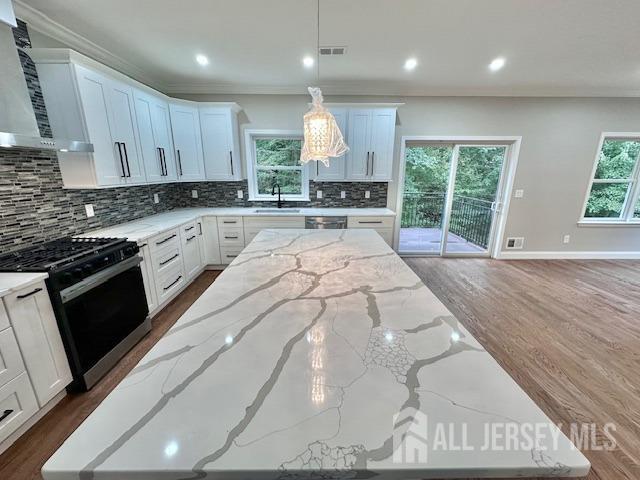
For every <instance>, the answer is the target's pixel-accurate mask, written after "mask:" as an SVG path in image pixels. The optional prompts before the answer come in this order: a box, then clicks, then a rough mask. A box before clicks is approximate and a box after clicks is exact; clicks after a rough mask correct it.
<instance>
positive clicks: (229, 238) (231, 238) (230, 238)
mask: <svg viewBox="0 0 640 480" xmlns="http://www.w3.org/2000/svg"><path fill="white" fill-rule="evenodd" d="M224 238H226V239H228V240H233V239H236V238H238V236H237V235H236V236H235V237H228V236H226V235H225V236H224Z"/></svg>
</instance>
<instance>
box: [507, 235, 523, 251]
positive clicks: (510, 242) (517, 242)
mask: <svg viewBox="0 0 640 480" xmlns="http://www.w3.org/2000/svg"><path fill="white" fill-rule="evenodd" d="M523 246H524V237H509V238H507V248H508V249H509V250H520V249H522V247H523Z"/></svg>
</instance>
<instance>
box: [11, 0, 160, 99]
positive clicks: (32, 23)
mask: <svg viewBox="0 0 640 480" xmlns="http://www.w3.org/2000/svg"><path fill="white" fill-rule="evenodd" d="M13 3H14V8H15V12H16V17H17V18H19V19H20V20H22V21H24V22H26V24H27V26H28V28H29V29H33V30H36V31H38V32H40V33H42V34H44V35H46V36H48V37H51V38H53V39H54V40H57V41H59V42H60V43H62V44H64V45H67V46H68V47H69V48H72V49H74V50H76V51H78V52H80V53H82V54H84V55H86V56H88V57H90V58H92V59H94V60H96V61H98V62H100V63H103V64H105V65H107V66H109V67H111V68H113V69H115V70H118V71H119V72H121V73H123V74H125V75H127V76H129V77H132V78H133V79H135V80H138V81H139V82H142V83H144V84H146V85H148V86H150V87H153V88H156V89H158V90H160V91H164V86H163V85H162V83H161V82H158V81H157V80H156V79H154V78H152V77H150V76H149V75H148V74H147V73H145V72H144V71H143V70H142V69H140V68H139V67H138V66H136V65H134V64H133V63H131V62H129V61H127V60H125V59H123V58H121V57H119V56H118V55H115V54H113V53H111V52H109V51H108V50H106V49H104V48H102V47H101V46H99V45H97V44H95V43H93V42H92V41H91V40H88V39H86V38H85V37H83V36H82V35H79V34H77V33H75V32H73V31H72V30H69V29H68V28H67V27H65V26H63V25H60V24H59V23H57V22H56V21H55V20H52V19H51V18H49V17H48V16H46V15H45V14H44V13H42V12H40V11H39V10H36V9H35V8H33V7H31V6H29V5H27V4H25V3H23V2H22V1H21V0H14V2H13Z"/></svg>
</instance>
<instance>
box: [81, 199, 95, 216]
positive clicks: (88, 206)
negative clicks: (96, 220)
mask: <svg viewBox="0 0 640 480" xmlns="http://www.w3.org/2000/svg"><path fill="white" fill-rule="evenodd" d="M84 211H85V212H87V218H91V217H95V216H96V212H95V211H94V210H93V205H92V204H90V203H88V204H86V205H85V206H84Z"/></svg>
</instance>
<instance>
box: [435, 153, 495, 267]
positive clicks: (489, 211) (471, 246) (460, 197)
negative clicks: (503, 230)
mask: <svg viewBox="0 0 640 480" xmlns="http://www.w3.org/2000/svg"><path fill="white" fill-rule="evenodd" d="M506 153H507V147H506V146H484V145H478V146H475V145H459V146H457V147H456V149H455V157H454V167H455V168H454V170H455V172H452V180H451V184H450V187H451V188H450V191H451V192H450V198H449V200H450V202H449V203H448V205H447V207H448V209H447V212H446V215H445V219H446V222H447V223H446V225H445V227H446V228H445V230H446V231H447V232H448V234H447V235H446V236H445V241H444V245H443V249H442V254H443V255H444V254H447V253H449V254H467V255H488V254H489V247H490V243H491V238H492V233H493V226H494V223H495V222H494V220H495V217H496V215H495V214H496V211H497V210H498V208H499V207H500V206H501V203H500V202H499V201H498V198H497V197H498V187H499V185H500V178H501V176H502V175H501V174H502V168H503V165H504V159H505V156H506Z"/></svg>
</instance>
